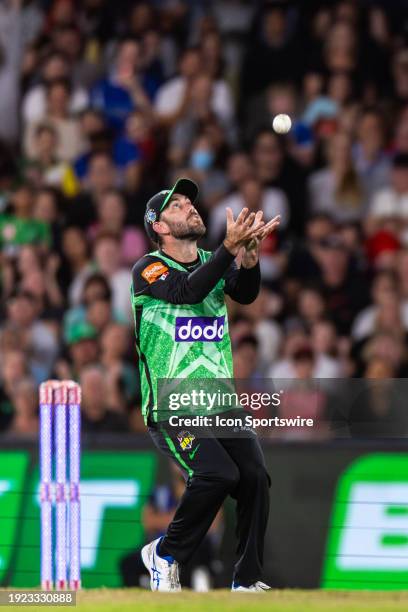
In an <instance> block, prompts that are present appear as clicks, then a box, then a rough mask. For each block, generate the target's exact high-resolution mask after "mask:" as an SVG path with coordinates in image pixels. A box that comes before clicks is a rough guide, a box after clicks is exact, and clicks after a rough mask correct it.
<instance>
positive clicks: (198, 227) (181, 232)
mask: <svg viewBox="0 0 408 612" xmlns="http://www.w3.org/2000/svg"><path fill="white" fill-rule="evenodd" d="M191 219H192V221H191ZM199 219H200V222H198V220H197V219H196V217H195V216H194V215H193V216H192V217H190V218H188V219H187V221H184V222H183V223H174V224H173V223H172V224H170V223H168V222H167V223H168V225H169V226H170V229H171V234H172V236H174V238H177V239H178V240H189V241H194V240H198V239H199V238H202V236H204V234H205V232H206V227H205V225H204V223H203V221H202V219H201V217H199Z"/></svg>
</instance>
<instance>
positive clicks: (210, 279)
mask: <svg viewBox="0 0 408 612" xmlns="http://www.w3.org/2000/svg"><path fill="white" fill-rule="evenodd" d="M233 260H234V256H233V255H231V253H229V251H227V249H226V248H225V247H224V246H222V245H221V246H220V247H219V248H218V249H217V250H216V251H215V253H213V254H212V256H211V257H210V259H209V260H208V261H206V262H205V263H204V264H202V265H201V266H199V267H198V268H197V269H196V270H194V272H187V271H185V272H184V271H181V270H176V269H175V268H172V267H171V266H168V265H167V264H166V263H165V262H164V261H163V260H161V259H160V258H159V257H154V256H153V255H149V256H147V257H142V259H141V260H139V261H138V262H137V263H136V265H135V266H134V268H133V270H132V282H133V294H134V296H137V295H151V296H153V297H155V298H157V299H160V300H164V301H166V302H169V303H170V304H199V303H200V302H202V301H203V299H204V298H205V297H206V296H207V295H208V294H209V292H210V291H212V289H213V288H214V287H215V285H216V284H217V283H218V281H219V280H220V279H221V278H223V276H224V274H225V272H226V270H227V269H228V268H229V266H230V265H231V263H232V261H233Z"/></svg>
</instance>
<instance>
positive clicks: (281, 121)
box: [272, 114, 292, 134]
mask: <svg viewBox="0 0 408 612" xmlns="http://www.w3.org/2000/svg"><path fill="white" fill-rule="evenodd" d="M272 127H273V129H274V130H275V132H277V133H278V134H287V133H288V132H289V130H290V128H291V127H292V121H291V120H290V117H289V115H284V114H281V115H276V117H274V119H273V122H272Z"/></svg>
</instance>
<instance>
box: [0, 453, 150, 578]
mask: <svg viewBox="0 0 408 612" xmlns="http://www.w3.org/2000/svg"><path fill="white" fill-rule="evenodd" d="M156 464H157V457H156V453H154V452H150V451H149V452H144V451H139V452H132V451H115V452H109V451H86V452H84V453H83V455H82V458H81V570H82V582H83V585H84V587H98V586H108V587H115V586H121V576H120V574H119V562H120V559H121V557H122V556H123V555H125V554H126V553H128V552H131V551H133V550H135V549H137V548H139V547H140V546H141V545H142V544H143V543H144V530H143V526H142V522H141V513H142V510H143V506H144V504H145V502H146V500H147V499H148V496H149V495H150V493H151V491H152V488H153V486H154V484H155V482H156V467H157V465H156ZM0 521H1V525H2V530H1V532H2V535H1V541H0V584H9V585H10V586H15V587H27V588H29V587H35V586H38V585H39V581H40V502H39V471H38V464H37V463H34V465H33V464H30V453H29V452H26V451H16V452H3V451H2V452H0Z"/></svg>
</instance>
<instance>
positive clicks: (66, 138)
mask: <svg viewBox="0 0 408 612" xmlns="http://www.w3.org/2000/svg"><path fill="white" fill-rule="evenodd" d="M69 96H70V85H69V83H68V81H67V80H66V79H55V80H53V81H50V82H49V83H48V84H47V86H46V111H45V115H44V120H43V121H46V122H47V123H49V124H50V125H51V126H53V127H54V129H55V131H56V134H57V155H58V157H59V158H60V159H61V160H62V161H67V162H69V161H73V160H74V159H75V158H76V157H77V156H78V155H79V154H80V153H81V151H82V150H83V148H84V142H83V141H82V139H81V132H80V127H79V121H78V119H77V118H76V117H74V116H73V115H71V114H70V111H69ZM38 127H39V124H38V123H37V122H29V123H27V126H26V133H25V144H24V149H25V153H26V155H27V156H28V157H33V156H34V155H35V135H36V133H37V130H38Z"/></svg>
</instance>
